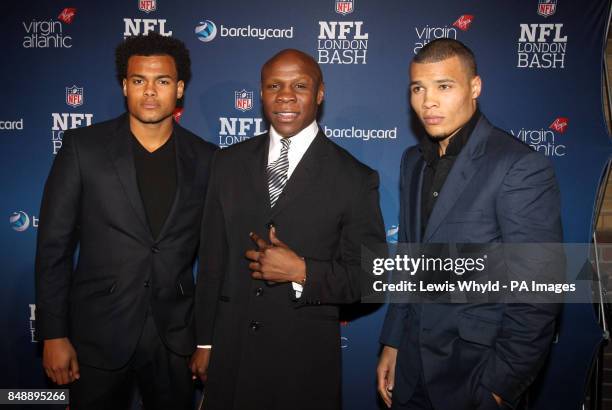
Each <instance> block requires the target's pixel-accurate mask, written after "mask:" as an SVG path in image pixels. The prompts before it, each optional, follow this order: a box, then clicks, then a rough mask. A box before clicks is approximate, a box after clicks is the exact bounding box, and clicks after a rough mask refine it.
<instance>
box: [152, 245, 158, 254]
mask: <svg viewBox="0 0 612 410" xmlns="http://www.w3.org/2000/svg"><path fill="white" fill-rule="evenodd" d="M151 252H153V253H159V248H158V247H157V246H152V247H151Z"/></svg>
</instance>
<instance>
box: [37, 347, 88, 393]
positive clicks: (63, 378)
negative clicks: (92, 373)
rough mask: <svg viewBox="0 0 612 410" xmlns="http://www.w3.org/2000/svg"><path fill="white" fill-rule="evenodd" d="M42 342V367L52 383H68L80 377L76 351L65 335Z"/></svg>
mask: <svg viewBox="0 0 612 410" xmlns="http://www.w3.org/2000/svg"><path fill="white" fill-rule="evenodd" d="M43 344H44V346H43V368H44V369H45V373H47V376H48V377H49V378H50V379H51V380H53V383H56V384H68V383H72V382H73V381H75V380H77V379H79V378H80V377H81V374H80V373H79V362H78V361H77V354H76V351H75V350H74V347H72V343H70V340H68V338H67V337H62V338H58V339H47V340H45V341H44V342H43Z"/></svg>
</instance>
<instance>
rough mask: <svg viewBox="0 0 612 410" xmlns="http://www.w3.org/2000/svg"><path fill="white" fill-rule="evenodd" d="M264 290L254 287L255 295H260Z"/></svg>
mask: <svg viewBox="0 0 612 410" xmlns="http://www.w3.org/2000/svg"><path fill="white" fill-rule="evenodd" d="M263 293H264V290H263V289H262V288H257V289H255V296H261V295H263Z"/></svg>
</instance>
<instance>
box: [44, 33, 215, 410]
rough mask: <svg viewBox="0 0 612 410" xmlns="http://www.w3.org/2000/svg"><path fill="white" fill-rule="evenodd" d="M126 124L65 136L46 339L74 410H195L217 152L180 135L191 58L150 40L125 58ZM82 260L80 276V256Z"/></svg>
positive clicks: (57, 173)
mask: <svg viewBox="0 0 612 410" xmlns="http://www.w3.org/2000/svg"><path fill="white" fill-rule="evenodd" d="M116 63H117V76H118V80H119V82H120V84H121V85H122V88H123V94H124V95H125V97H126V103H127V104H126V105H127V109H128V113H126V114H124V115H122V116H120V117H118V118H116V119H114V120H110V121H106V122H103V123H100V124H97V125H93V126H90V127H87V128H82V129H77V130H70V131H67V132H66V133H65V134H64V138H63V146H62V149H61V150H60V152H59V153H58V155H57V157H56V158H55V161H54V163H53V167H52V168H51V172H50V174H49V178H48V180H47V183H46V185H45V191H44V195H43V200H42V209H41V216H40V227H39V231H38V246H37V252H36V306H37V318H38V321H37V332H38V339H39V340H41V341H43V344H44V348H43V366H44V369H45V372H46V373H47V375H48V376H49V377H50V378H51V379H52V380H53V382H55V383H57V384H60V385H64V384H70V389H71V408H73V409H75V410H80V409H122V408H127V407H128V405H129V401H130V394H131V392H132V390H133V387H134V385H137V386H138V388H139V390H140V394H141V396H142V398H143V402H144V405H145V408H147V409H154V408H155V409H158V408H159V409H170V408H171V409H181V408H184V409H188V408H192V401H193V385H192V381H191V373H190V371H189V367H188V358H189V355H191V354H192V353H193V351H194V349H195V340H194V330H193V318H192V316H193V314H192V313H193V294H194V281H193V275H192V267H193V263H194V260H195V257H196V253H197V248H198V242H199V234H200V225H201V218H202V210H203V205H204V197H205V192H206V187H207V181H208V174H209V165H210V161H211V158H212V154H213V152H214V150H215V148H214V146H213V145H211V144H209V143H206V142H204V141H203V140H201V139H200V138H199V137H197V136H196V135H194V134H192V133H191V132H189V131H187V130H186V129H184V128H182V127H180V126H179V125H178V124H174V121H173V116H172V114H173V111H174V109H175V107H176V102H177V100H178V99H180V98H182V97H183V92H184V88H185V85H186V83H187V82H188V81H189V78H190V76H191V72H190V59H189V52H188V50H187V49H186V48H185V45H184V44H183V43H182V42H181V41H179V40H177V39H172V38H168V37H162V36H160V35H156V34H154V33H150V34H149V35H148V36H138V37H131V38H128V39H127V40H126V41H124V42H123V43H122V44H120V45H119V46H118V47H117V50H116ZM77 246H78V261H77V264H76V267H75V266H73V258H74V255H75V249H76V248H77Z"/></svg>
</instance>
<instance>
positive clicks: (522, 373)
mask: <svg viewBox="0 0 612 410" xmlns="http://www.w3.org/2000/svg"><path fill="white" fill-rule="evenodd" d="M560 211H561V204H560V193H559V188H558V186H557V181H556V179H555V175H554V170H553V168H552V166H551V165H550V163H549V162H548V160H547V159H546V158H545V157H544V156H542V155H541V154H538V153H535V152H532V153H529V154H528V155H525V156H523V157H522V158H521V159H519V160H518V161H516V162H515V163H514V164H513V166H512V167H511V169H510V171H509V172H508V174H507V175H506V177H505V178H504V181H503V184H502V186H501V190H500V194H499V196H498V198H497V215H498V220H499V224H500V226H501V230H502V235H503V241H504V242H511V243H536V242H540V243H560V242H562V240H563V238H562V228H561V217H560ZM534 246H536V248H537V245H535V244H534ZM559 248H560V245H559ZM530 256H533V257H536V258H546V257H547V256H545V255H539V253H535V252H534V253H533V254H530ZM508 259H509V260H508V261H507V262H506V263H507V264H508V269H509V271H510V272H512V270H513V269H524V267H521V266H518V265H519V264H521V263H523V262H521V260H520V259H521V258H508ZM557 259H558V258H557ZM561 259H563V256H562V255H561ZM563 260H564V259H563ZM535 262H536V263H540V264H542V266H548V267H550V266H555V267H556V269H558V270H562V269H563V272H553V275H559V274H564V272H565V271H564V263H558V262H555V263H552V264H551V263H547V261H546V260H537V261H535ZM530 264H531V261H530ZM545 274H547V273H546V272H544V271H541V272H539V273H537V274H535V276H540V275H545ZM557 277H558V276H557ZM534 279H536V280H537V279H538V278H537V277H534ZM559 309H560V305H559V304H558V303H542V304H526V303H509V304H507V305H506V306H505V311H504V315H503V319H502V328H501V331H500V333H499V336H498V338H497V340H496V343H495V346H494V349H492V350H491V351H490V355H491V357H489V360H488V362H487V365H486V367H485V369H484V372H483V374H482V378H481V383H482V385H483V386H484V387H486V388H487V389H488V390H490V391H492V392H495V393H496V394H498V395H499V396H501V397H502V398H503V399H504V400H505V401H507V402H508V403H510V404H513V403H516V402H517V401H518V400H519V398H520V396H521V395H522V394H523V393H524V392H525V389H526V388H527V387H528V386H529V385H530V384H531V383H532V382H533V381H534V379H535V377H536V375H537V373H538V371H539V370H540V368H541V367H542V365H543V364H544V361H545V359H546V356H547V354H548V351H549V349H550V345H551V342H552V338H553V335H554V331H555V320H556V316H557V314H558V312H559Z"/></svg>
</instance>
